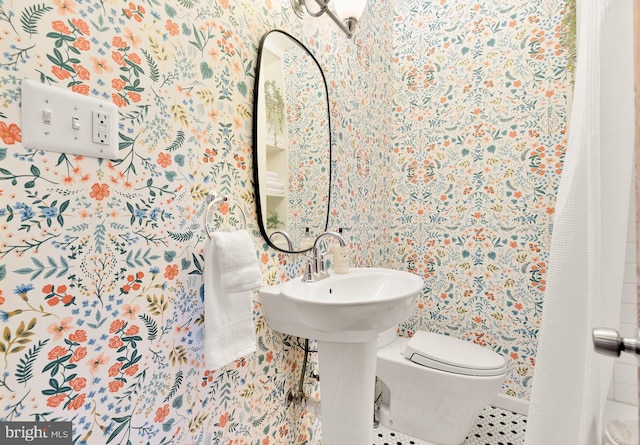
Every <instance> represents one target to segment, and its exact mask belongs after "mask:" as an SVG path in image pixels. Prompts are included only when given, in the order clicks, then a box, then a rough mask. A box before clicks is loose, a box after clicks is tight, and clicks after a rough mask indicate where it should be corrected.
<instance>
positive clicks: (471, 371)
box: [404, 331, 507, 376]
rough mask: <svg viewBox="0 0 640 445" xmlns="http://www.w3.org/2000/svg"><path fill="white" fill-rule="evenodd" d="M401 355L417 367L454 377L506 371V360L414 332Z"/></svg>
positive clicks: (452, 340) (487, 351)
mask: <svg viewBox="0 0 640 445" xmlns="http://www.w3.org/2000/svg"><path fill="white" fill-rule="evenodd" d="M404 356H405V357H406V358H408V359H409V360H411V361H412V362H414V363H417V364H419V365H422V366H427V367H429V368H434V369H439V370H441V371H446V372H453V373H456V374H464V375H474V376H495V375H500V374H503V373H504V372H505V371H506V369H507V364H506V361H505V359H504V357H502V356H501V355H500V354H497V353H495V352H493V351H491V350H490V349H487V348H484V347H482V346H479V345H476V344H474V343H471V342H468V341H465V340H461V339H459V338H456V337H449V336H446V335H442V334H436V333H434V332H425V331H418V332H416V333H415V334H414V336H413V337H412V338H411V339H410V340H409V342H408V343H407V348H406V349H405V352H404Z"/></svg>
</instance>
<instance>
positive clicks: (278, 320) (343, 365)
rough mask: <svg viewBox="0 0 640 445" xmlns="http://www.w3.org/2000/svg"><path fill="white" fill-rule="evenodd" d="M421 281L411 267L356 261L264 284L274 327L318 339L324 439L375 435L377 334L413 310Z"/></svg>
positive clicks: (366, 442) (364, 444)
mask: <svg viewBox="0 0 640 445" xmlns="http://www.w3.org/2000/svg"><path fill="white" fill-rule="evenodd" d="M423 285H424V284H423V281H422V279H421V278H420V277H418V276H417V275H413V274H411V273H409V272H402V271H399V270H393V269H375V268H361V269H358V268H356V269H351V270H350V271H349V273H348V274H344V275H336V274H333V275H331V276H330V277H328V278H325V279H323V280H320V281H317V282H314V283H304V282H302V279H301V277H298V278H295V279H293V280H291V281H288V282H286V283H284V284H279V285H277V286H273V287H270V288H265V289H262V290H260V296H261V297H262V310H263V312H264V318H265V320H266V321H267V324H268V325H269V326H270V327H271V329H275V330H276V331H280V332H283V333H285V334H289V335H295V336H296V337H304V338H310V339H314V340H317V344H318V365H319V369H320V398H321V414H322V442H323V443H327V444H339V443H348V444H349V445H370V444H371V443H373V428H371V421H372V420H371V419H373V405H374V400H373V398H374V394H375V391H374V387H375V370H376V349H377V346H376V338H377V335H378V334H379V333H381V332H383V331H385V330H387V329H389V328H391V327H393V326H395V325H396V324H398V323H399V322H401V321H402V320H404V319H405V318H407V317H408V316H409V315H410V314H411V313H412V312H413V310H414V307H415V299H416V297H417V296H418V294H419V293H420V291H421V290H422V286H423Z"/></svg>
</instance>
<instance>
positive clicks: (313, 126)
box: [253, 30, 331, 252]
mask: <svg viewBox="0 0 640 445" xmlns="http://www.w3.org/2000/svg"><path fill="white" fill-rule="evenodd" d="M253 150H254V180H255V187H256V205H257V211H258V223H259V226H260V231H261V233H262V236H263V237H264V238H265V240H266V241H267V242H268V243H269V244H270V245H271V246H272V247H274V248H276V249H279V250H282V251H287V252H301V251H304V250H307V249H309V248H311V246H312V244H313V240H314V239H315V237H316V236H318V235H319V234H320V233H322V232H324V231H325V230H326V228H327V221H328V217H329V188H330V178H331V128H330V118H329V98H328V93H327V85H326V81H325V78H324V74H323V73H322V69H321V68H320V65H319V64H318V62H317V60H316V59H315V58H314V57H313V55H312V54H311V53H310V52H309V50H308V49H307V48H305V47H304V46H303V45H302V44H301V43H300V42H299V41H298V40H296V39H295V38H293V37H292V36H290V35H289V34H287V33H285V32H283V31H279V30H274V31H270V32H269V33H267V34H266V35H265V36H264V37H263V38H262V41H261V42H260V51H259V55H258V67H257V74H256V96H255V103H254V147H253Z"/></svg>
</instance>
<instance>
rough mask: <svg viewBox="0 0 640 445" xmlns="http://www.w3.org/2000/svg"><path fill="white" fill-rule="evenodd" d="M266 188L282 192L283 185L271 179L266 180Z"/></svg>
mask: <svg viewBox="0 0 640 445" xmlns="http://www.w3.org/2000/svg"><path fill="white" fill-rule="evenodd" d="M266 186H267V188H270V189H277V190H284V184H283V183H282V182H280V181H274V180H273V179H267V183H266Z"/></svg>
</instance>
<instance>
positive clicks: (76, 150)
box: [21, 79, 119, 159]
mask: <svg viewBox="0 0 640 445" xmlns="http://www.w3.org/2000/svg"><path fill="white" fill-rule="evenodd" d="M21 111H22V113H21V117H22V122H21V125H22V143H23V144H24V146H25V147H27V148H33V149H37V150H49V151H55V152H59V153H71V154H77V155H83V156H91V157H95V158H106V159H119V153H118V108H117V107H116V106H115V105H114V104H113V103H111V102H107V101H103V100H100V99H95V98H92V97H87V96H84V95H82V94H77V93H74V92H71V91H68V90H64V89H61V88H57V87H52V86H49V85H45V84H42V83H39V82H34V81H32V80H28V79H24V80H22V110H21Z"/></svg>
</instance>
